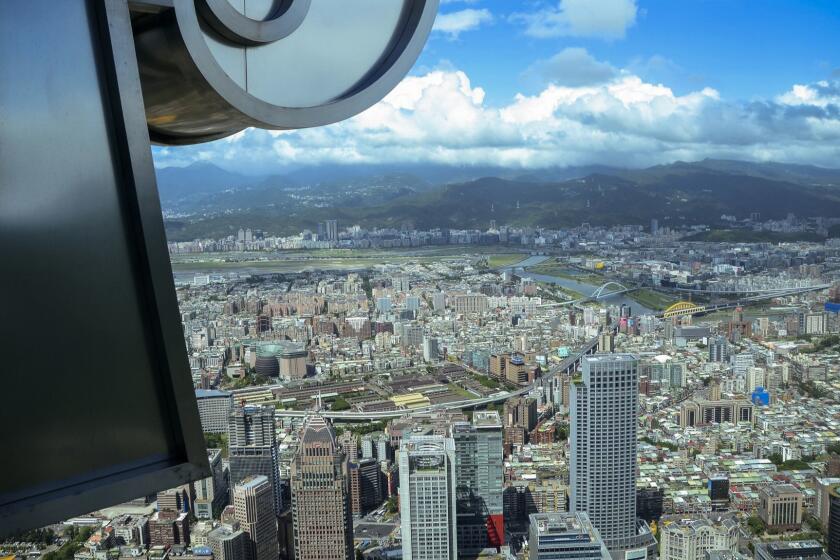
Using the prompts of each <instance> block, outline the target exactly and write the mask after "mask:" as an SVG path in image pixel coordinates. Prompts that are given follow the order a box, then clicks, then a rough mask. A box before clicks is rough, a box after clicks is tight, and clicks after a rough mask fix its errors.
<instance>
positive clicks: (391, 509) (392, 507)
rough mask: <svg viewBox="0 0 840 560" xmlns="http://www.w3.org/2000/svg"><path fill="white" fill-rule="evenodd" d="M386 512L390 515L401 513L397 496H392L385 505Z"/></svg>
mask: <svg viewBox="0 0 840 560" xmlns="http://www.w3.org/2000/svg"><path fill="white" fill-rule="evenodd" d="M385 511H387V512H388V513H397V511H399V507H398V506H397V497H396V496H391V497H390V498H388V501H387V502H386V503H385Z"/></svg>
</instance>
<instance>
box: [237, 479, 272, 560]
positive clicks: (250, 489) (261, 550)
mask: <svg viewBox="0 0 840 560" xmlns="http://www.w3.org/2000/svg"><path fill="white" fill-rule="evenodd" d="M233 508H234V516H235V518H236V520H237V521H238V522H239V526H240V527H241V528H242V530H243V531H245V533H246V534H247V535H248V546H247V547H246V558H247V560H277V556H278V554H279V552H278V550H277V515H276V514H275V512H274V487H273V486H272V484H271V482H270V481H269V479H268V477H266V476H263V475H259V476H252V477H248V478H246V479H245V480H243V481H242V482H240V483H239V484H236V485H235V486H234V487H233Z"/></svg>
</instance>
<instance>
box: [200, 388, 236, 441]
mask: <svg viewBox="0 0 840 560" xmlns="http://www.w3.org/2000/svg"><path fill="white" fill-rule="evenodd" d="M195 400H196V402H197V403H198V415H199V417H200V418H201V429H202V431H204V433H207V434H224V433H225V432H227V429H228V415H229V414H230V411H231V409H233V394H232V393H229V392H227V391H211V390H203V389H198V390H196V392H195Z"/></svg>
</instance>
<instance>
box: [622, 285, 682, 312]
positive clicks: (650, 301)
mask: <svg viewBox="0 0 840 560" xmlns="http://www.w3.org/2000/svg"><path fill="white" fill-rule="evenodd" d="M627 295H628V296H630V298H632V299H634V300H635V301H638V302H639V303H641V304H642V305H644V306H645V307H649V308H650V309H653V310H654V311H661V310H663V309H666V308H668V307H669V306H670V305H671V304H673V303H676V302H677V301H678V300H677V299H676V298H673V297H671V296H668V295H666V294H662V293H660V292H656V291H653V290H649V289H647V288H642V289H639V290H635V291H632V292H630V293H628V294H627Z"/></svg>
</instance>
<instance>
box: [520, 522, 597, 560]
mask: <svg viewBox="0 0 840 560" xmlns="http://www.w3.org/2000/svg"><path fill="white" fill-rule="evenodd" d="M528 519H529V521H530V523H529V528H528V560H571V559H575V560H609V558H610V554H609V552H608V551H607V547H606V546H604V542H603V541H602V540H601V536H600V535H599V534H598V529H596V528H595V527H593V525H592V523H591V522H590V521H589V518H588V517H587V515H586V513H583V512H580V513H534V514H531V515H530V516H529V518H528Z"/></svg>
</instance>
